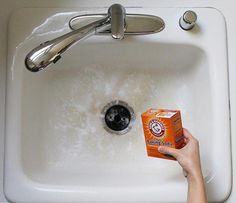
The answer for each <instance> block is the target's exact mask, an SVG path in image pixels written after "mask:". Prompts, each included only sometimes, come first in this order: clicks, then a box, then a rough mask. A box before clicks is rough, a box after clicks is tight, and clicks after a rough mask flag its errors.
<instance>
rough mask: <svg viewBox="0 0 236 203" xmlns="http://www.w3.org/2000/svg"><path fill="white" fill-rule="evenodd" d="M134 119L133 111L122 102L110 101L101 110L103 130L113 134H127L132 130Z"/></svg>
mask: <svg viewBox="0 0 236 203" xmlns="http://www.w3.org/2000/svg"><path fill="white" fill-rule="evenodd" d="M134 119H135V115H134V110H133V109H132V108H131V107H130V106H129V105H128V104H127V103H126V102H124V101H120V100H115V101H112V102H110V103H108V104H107V105H106V106H105V107H104V108H103V110H102V120H103V125H104V128H105V129H106V130H107V131H108V132H110V133H113V134H117V135H123V134H125V133H127V132H128V131H129V130H130V129H131V128H132V123H133V121H134Z"/></svg>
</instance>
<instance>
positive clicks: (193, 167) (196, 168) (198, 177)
mask: <svg viewBox="0 0 236 203" xmlns="http://www.w3.org/2000/svg"><path fill="white" fill-rule="evenodd" d="M183 132H184V139H185V140H184V141H185V144H186V145H185V146H184V147H183V148H182V149H174V148H170V147H164V146H161V147H159V148H158V150H159V152H160V153H163V154H169V155H172V156H173V157H175V158H176V159H177V161H178V162H179V164H180V165H181V166H182V168H183V171H184V174H185V177H187V179H188V199H187V202H188V203H207V195H206V190H205V185H204V181H203V176H202V170H201V163H200V153H199V143H198V140H197V139H196V138H194V137H193V136H192V135H191V134H190V132H189V131H188V130H186V129H184V130H183Z"/></svg>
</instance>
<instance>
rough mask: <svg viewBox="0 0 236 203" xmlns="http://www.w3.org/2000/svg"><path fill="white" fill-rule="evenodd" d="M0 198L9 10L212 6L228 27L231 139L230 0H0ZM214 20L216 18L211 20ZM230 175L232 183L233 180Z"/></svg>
mask: <svg viewBox="0 0 236 203" xmlns="http://www.w3.org/2000/svg"><path fill="white" fill-rule="evenodd" d="M0 3H1V4H0V5H1V7H0V25H1V32H0V44H1V46H0V202H6V200H5V198H4V194H3V157H4V111H5V76H6V56H7V25H8V20H9V17H10V14H11V12H12V11H13V10H15V9H17V8H23V7H63V8H66V7H108V6H110V5H111V4H113V3H120V4H122V5H124V6H130V7H214V8H217V9H218V10H219V11H221V12H222V13H223V15H224V16H225V18H226V23H227V31H228V51H229V53H228V54H229V84H230V103H231V123H232V125H231V141H232V143H235V139H236V138H235V135H236V125H233V123H235V122H236V94H233V92H236V81H234V80H233V75H236V68H234V66H235V67H236V58H235V57H234V53H236V39H235V38H234V36H236V23H235V19H236V12H235V11H234V5H236V3H234V1H233V0H225V1H220V0H208V1H206V0H195V1H194V0H175V1H173V0H148V1H147V0H146V1H144V0H135V1H134V0H133V1H132V0H117V1H114V0H110V1H109V0H100V1H95V0H87V1H85V0H77V1H76V0H67V1H65V0H50V1H48V0H32V1H29V0H0ZM212 23H216V22H212ZM232 154H233V156H232V157H233V158H232V161H233V173H235V172H236V146H234V145H232ZM235 180H236V179H235V177H234V176H233V183H234V182H235ZM235 201H236V187H234V184H233V187H232V193H231V195H230V197H229V199H228V200H227V201H226V202H227V203H231V202H232V203H233V202H235Z"/></svg>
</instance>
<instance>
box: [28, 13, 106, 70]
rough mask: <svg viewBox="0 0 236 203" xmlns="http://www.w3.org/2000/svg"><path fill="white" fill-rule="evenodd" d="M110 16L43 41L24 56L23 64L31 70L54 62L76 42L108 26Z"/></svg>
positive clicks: (42, 67)
mask: <svg viewBox="0 0 236 203" xmlns="http://www.w3.org/2000/svg"><path fill="white" fill-rule="evenodd" d="M110 26H111V25H110V16H109V15H108V16H107V17H105V18H104V19H101V20H98V21H95V22H93V23H90V24H88V25H86V26H84V27H82V28H80V29H78V30H74V31H72V32H69V33H67V34H65V35H62V36H60V37H58V38H55V39H53V40H50V41H47V42H44V43H42V44H40V45H39V46H38V47H36V48H34V49H33V50H32V51H30V52H29V53H28V54H27V56H26V58H25V66H26V68H27V69H28V70H30V71H32V72H38V71H40V70H43V69H44V68H46V67H47V66H48V65H49V64H51V63H56V62H57V61H58V60H59V59H60V58H61V54H62V53H63V52H65V51H66V50H67V49H68V48H69V47H71V46H72V45H73V44H75V43H76V42H79V41H81V40H82V39H85V38H87V37H89V36H91V35H93V34H95V33H96V32H100V31H102V30H107V29H109V28H110Z"/></svg>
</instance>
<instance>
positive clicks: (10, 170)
mask: <svg viewBox="0 0 236 203" xmlns="http://www.w3.org/2000/svg"><path fill="white" fill-rule="evenodd" d="M189 9H190V10H194V11H195V12H196V13H197V15H198V21H197V25H196V26H195V27H194V29H193V30H191V31H184V30H182V29H181V28H180V26H179V24H178V20H179V18H180V17H181V15H182V14H183V13H184V12H185V11H186V10H189ZM85 10H86V9H73V10H72V9H53V8H48V9H46V8H44V9H43V8H40V9H32V8H28V9H21V10H18V11H15V12H14V13H13V15H12V17H11V20H10V23H9V47H8V49H9V58H8V72H7V111H6V153H5V176H4V191H5V195H6V197H7V199H8V200H9V201H12V202H31V203H32V202H40V203H42V202H53V203H55V202H83V203H84V202H96V203H97V202H103V203H104V202H109V203H110V202H143V203H144V202H145V203H147V202H162V203H163V202H185V201H186V194H187V182H186V179H185V178H184V176H183V174H182V170H181V167H180V166H179V164H178V163H177V162H176V161H170V160H162V159H157V158H150V157H148V156H147V154H146V147H145V142H144V136H143V130H142V125H141V119H140V115H141V113H142V112H144V111H145V110H147V109H148V108H150V107H154V108H168V109H180V110H181V114H182V121H183V125H184V127H186V128H188V129H189V130H190V131H191V132H192V133H193V135H194V136H195V137H196V138H197V139H198V140H199V142H200V147H201V161H202V168H203V174H204V179H205V182H206V187H207V191H208V198H209V200H210V201H216V202H217V201H222V200H224V199H226V198H227V197H228V195H229V193H230V190H231V162H230V159H231V157H230V131H229V98H228V78H227V45H226V27H225V21H224V17H223V16H222V14H221V13H220V12H219V11H217V10H216V9H213V8H152V9H151V8H127V12H129V13H143V14H150V15H156V16H160V17H161V18H162V19H163V20H164V21H165V25H166V26H165V29H164V30H163V31H162V32H160V33H156V34H151V35H142V36H125V39H124V40H121V41H117V40H113V39H112V38H111V37H110V36H109V35H95V36H92V37H90V38H88V39H86V40H84V41H83V42H79V43H78V44H76V45H75V46H73V47H72V48H71V49H70V50H68V51H67V52H65V53H64V54H63V57H62V59H61V60H60V61H58V62H57V63H56V64H53V65H51V66H50V67H48V68H47V69H45V70H43V71H40V72H38V73H32V72H30V71H28V70H27V69H26V68H25V65H24V59H25V56H26V55H27V53H28V52H29V51H30V50H31V49H33V48H34V47H36V46H37V45H39V44H40V43H42V42H45V41H47V40H50V39H53V38H55V37H57V36H60V35H62V34H64V33H67V32H69V31H70V28H69V26H68V22H69V20H70V19H71V18H72V17H74V16H76V15H79V14H87V13H104V12H106V9H105V8H96V9H95V8H93V9H89V11H85ZM29 16H33V18H31V17H30V18H29ZM212 22H217V23H212ZM118 100H120V101H124V102H126V103H127V104H128V105H129V106H130V107H132V109H133V111H134V114H135V120H134V121H133V123H132V127H131V129H130V130H129V131H128V132H127V133H126V134H123V135H115V134H112V133H110V132H108V131H106V130H105V128H104V122H103V121H102V119H103V118H102V116H101V115H102V113H101V112H102V110H103V108H104V107H105V106H106V105H107V104H108V103H109V102H112V101H118Z"/></svg>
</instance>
